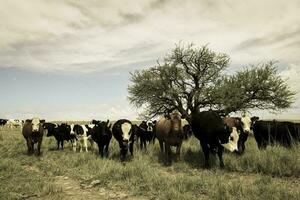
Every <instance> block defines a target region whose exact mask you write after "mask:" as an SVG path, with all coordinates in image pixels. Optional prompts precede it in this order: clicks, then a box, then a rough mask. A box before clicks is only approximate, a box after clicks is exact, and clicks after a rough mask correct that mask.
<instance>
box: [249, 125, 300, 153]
mask: <svg viewBox="0 0 300 200" xmlns="http://www.w3.org/2000/svg"><path fill="white" fill-rule="evenodd" d="M253 133H254V137H255V140H256V143H257V146H258V148H259V149H265V148H266V147H267V145H273V144H280V145H283V146H285V147H291V146H292V144H293V143H295V142H299V140H300V136H299V135H300V134H299V124H296V123H292V122H279V121H276V120H273V121H264V120H259V121H257V122H256V123H255V124H254V126H253Z"/></svg>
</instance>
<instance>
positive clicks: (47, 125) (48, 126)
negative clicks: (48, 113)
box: [43, 122, 58, 136]
mask: <svg viewBox="0 0 300 200" xmlns="http://www.w3.org/2000/svg"><path fill="white" fill-rule="evenodd" d="M57 127H58V125H57V124H54V123H50V122H45V123H44V124H43V128H44V130H46V131H47V136H48V135H49V136H51V135H54V134H55V129H56V128H57Z"/></svg>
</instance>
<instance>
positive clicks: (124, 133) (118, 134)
mask: <svg viewBox="0 0 300 200" xmlns="http://www.w3.org/2000/svg"><path fill="white" fill-rule="evenodd" d="M112 134H113V136H114V138H115V139H116V140H117V141H118V143H119V146H120V159H121V161H122V162H123V161H124V160H125V158H126V154H127V152H128V147H129V151H130V154H131V155H132V156H133V144H134V133H133V129H132V123H131V122H130V121H129V120H127V119H120V120H118V121H116V122H115V123H114V125H113V127H112Z"/></svg>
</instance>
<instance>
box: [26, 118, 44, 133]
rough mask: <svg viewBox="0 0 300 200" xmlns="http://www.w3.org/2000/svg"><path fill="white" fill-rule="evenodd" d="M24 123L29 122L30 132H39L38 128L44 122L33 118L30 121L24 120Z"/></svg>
mask: <svg viewBox="0 0 300 200" xmlns="http://www.w3.org/2000/svg"><path fill="white" fill-rule="evenodd" d="M26 122H30V123H31V126H32V132H39V131H40V127H41V126H42V125H43V123H44V122H45V120H40V119H39V118H33V119H31V120H26Z"/></svg>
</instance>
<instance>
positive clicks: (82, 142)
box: [71, 124, 95, 152]
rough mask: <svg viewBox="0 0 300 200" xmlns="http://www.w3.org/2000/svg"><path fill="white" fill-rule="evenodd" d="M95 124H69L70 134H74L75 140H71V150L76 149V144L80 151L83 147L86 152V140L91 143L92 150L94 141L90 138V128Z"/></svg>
mask: <svg viewBox="0 0 300 200" xmlns="http://www.w3.org/2000/svg"><path fill="white" fill-rule="evenodd" d="M94 126H95V125H94V124H89V125H78V124H75V125H71V134H72V135H73V133H74V135H75V137H76V139H77V140H74V142H73V151H74V152H76V150H77V144H78V146H79V148H80V152H82V149H83V148H84V149H85V151H86V152H88V142H90V144H91V150H92V151H93V146H94V142H93V140H92V138H91V133H90V129H92V128H93V127H94Z"/></svg>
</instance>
